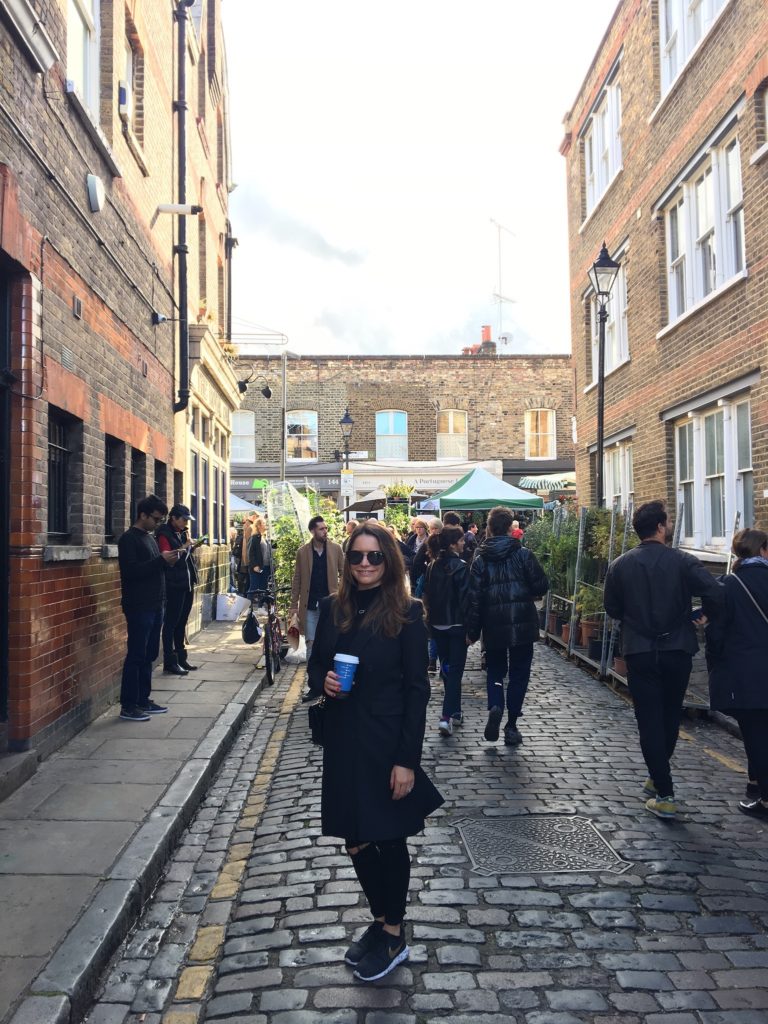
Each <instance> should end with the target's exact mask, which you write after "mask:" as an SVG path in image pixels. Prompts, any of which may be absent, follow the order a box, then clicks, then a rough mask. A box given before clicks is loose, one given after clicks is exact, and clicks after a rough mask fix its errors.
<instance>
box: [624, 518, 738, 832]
mask: <svg viewBox="0 0 768 1024" xmlns="http://www.w3.org/2000/svg"><path fill="white" fill-rule="evenodd" d="M632 526H633V527H634V530H635V533H636V534H637V536H638V537H639V538H640V544H639V545H638V546H637V547H636V548H633V549H632V550H631V551H627V552H626V553H625V554H623V555H621V556H620V557H619V558H617V559H616V561H614V562H612V563H611V565H610V566H609V567H608V572H607V574H606V578H605V593H604V601H605V610H606V612H607V613H608V615H610V617H611V618H612V619H618V620H619V621H620V622H621V643H622V651H623V653H624V658H625V659H626V662H627V684H628V686H629V692H630V694H631V696H632V703H633V705H634V709H635V719H636V721H637V729H638V733H639V736H640V749H641V751H642V753H643V758H644V760H645V764H646V767H647V768H648V778H647V779H646V782H645V785H644V786H643V792H644V794H645V795H646V796H648V797H649V799H648V800H647V801H646V804H645V806H646V808H647V809H648V810H649V811H651V813H652V814H655V815H656V816H657V817H659V818H675V817H676V815H677V804H676V802H675V795H674V785H673V781H672V773H671V768H670V760H671V758H672V754H673V753H674V750H675V746H676V745H677V737H678V733H679V731H680V717H681V715H682V710H683V699H684V697H685V691H686V689H687V687H688V679H689V677H690V674H691V662H692V659H693V655H694V654H695V653H696V651H697V650H698V648H699V644H698V640H697V639H696V627H695V626H694V623H693V619H692V608H691V598H692V597H693V596H694V595H697V596H699V597H703V598H704V597H705V598H709V601H710V604H711V606H714V607H721V606H722V603H723V588H722V585H721V584H720V583H718V581H717V580H716V579H715V577H714V576H712V575H711V574H710V573H708V572H707V570H706V569H705V568H704V566H703V565H702V564H701V562H699V561H698V559H696V558H694V557H693V555H689V554H687V553H686V552H684V551H679V550H678V549H677V548H670V547H668V546H667V542H668V541H669V539H670V537H671V535H672V530H671V524H670V523H669V521H668V517H667V511H666V508H665V507H664V503H663V502H662V501H649V502H646V504H644V505H641V506H640V507H639V508H638V509H636V510H635V513H634V515H633V517H632Z"/></svg>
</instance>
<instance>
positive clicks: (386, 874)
mask: <svg viewBox="0 0 768 1024" xmlns="http://www.w3.org/2000/svg"><path fill="white" fill-rule="evenodd" d="M344 845H345V846H346V848H347V853H349V851H350V850H355V849H356V850H358V852H357V853H349V855H350V857H351V858H352V866H353V867H354V869H355V874H356V875H357V880H358V881H359V882H360V885H361V887H362V890H363V893H364V894H365V898H366V899H367V900H368V903H369V904H370V907H371V913H372V914H373V916H374V917H383V918H384V921H385V923H386V924H390V925H398V924H400V923H401V921H402V920H403V918H404V917H405V903H406V900H407V899H408V883H409V882H410V879H411V857H410V854H409V853H408V846H407V844H406V841H405V839H385V840H379V841H378V842H373V843H361V842H359V841H358V840H357V839H347V840H346V841H345V843H344Z"/></svg>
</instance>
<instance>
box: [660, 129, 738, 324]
mask: <svg viewBox="0 0 768 1024" xmlns="http://www.w3.org/2000/svg"><path fill="white" fill-rule="evenodd" d="M734 152H735V158H733V159H729V157H730V156H731V154H733V153H734ZM734 168H735V169H736V170H737V171H738V181H734V180H733V177H732V175H731V173H730V172H731V171H733V169H734ZM705 183H706V188H707V193H706V198H707V202H706V204H702V203H701V201H700V200H701V198H702V195H704V194H705V193H703V192H702V187H703V185H705ZM710 205H711V210H710V209H708V208H707V209H706V211H705V213H706V216H704V217H702V215H701V214H702V207H703V206H706V207H709V206H710ZM663 210H664V226H665V233H666V249H667V280H668V290H667V295H668V302H667V315H668V320H667V324H668V325H669V324H673V323H674V322H675V321H676V320H678V319H679V318H680V317H681V316H683V314H684V313H685V312H687V310H689V309H691V308H692V307H693V306H695V305H697V304H698V303H700V302H702V301H703V300H705V299H706V298H707V297H708V296H709V295H711V294H712V293H713V292H716V291H718V290H719V289H720V288H723V287H725V286H726V285H728V284H729V283H731V282H732V281H734V280H737V279H738V278H739V277H740V276H742V275H743V274H744V270H745V266H746V259H745V250H744V200H743V189H742V176H741V150H740V147H739V139H738V137H737V135H736V134H735V133H731V134H729V135H728V136H727V138H726V139H724V140H723V141H722V142H720V143H719V144H718V145H717V146H713V147H712V148H711V149H710V150H709V151H708V154H707V156H706V158H705V159H704V161H703V162H702V163H701V164H699V166H698V167H697V168H696V170H695V171H694V172H693V173H692V174H691V175H690V176H689V177H688V178H687V179H686V180H685V181H683V182H682V183H681V184H680V187H679V188H678V189H677V190H676V191H675V194H674V195H673V196H672V198H671V199H670V200H669V202H667V203H666V205H665V206H664V208H663ZM675 219H676V222H677V241H678V248H677V249H676V248H675V246H674V245H673V241H674V236H675V231H674V227H675Z"/></svg>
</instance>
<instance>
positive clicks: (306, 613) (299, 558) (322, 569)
mask: <svg viewBox="0 0 768 1024" xmlns="http://www.w3.org/2000/svg"><path fill="white" fill-rule="evenodd" d="M309 532H310V533H311V534H312V540H310V541H309V542H308V543H307V544H302V546H301V547H300V548H299V550H298V551H297V552H296V566H295V568H294V570H293V583H292V585H291V609H290V611H289V613H288V618H289V620H290V619H291V618H292V617H293V616H294V615H298V619H299V632H300V633H302V634H303V636H304V638H305V640H306V642H307V660H309V656H310V654H311V653H312V642H313V641H314V639H315V630H316V629H317V620H318V618H319V616H320V611H319V607H318V605H319V602H320V599H321V598H323V597H327V596H328V595H329V594H335V593H336V591H337V590H338V589H339V580H340V578H341V572H342V569H343V568H344V552H343V551H342V550H341V547H340V546H339V545H338V544H336V543H335V542H334V541H332V540H328V527H327V525H326V523H325V520H324V519H323V517H322V516H313V517H312V518H311V519H310V521H309Z"/></svg>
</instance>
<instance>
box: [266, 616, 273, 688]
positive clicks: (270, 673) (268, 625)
mask: <svg viewBox="0 0 768 1024" xmlns="http://www.w3.org/2000/svg"><path fill="white" fill-rule="evenodd" d="M272 645H273V638H272V623H271V621H270V620H269V619H267V621H266V622H265V623H264V670H265V674H266V679H267V686H272V684H273V683H274V681H275V673H274V669H273V660H272V658H273V655H272Z"/></svg>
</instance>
